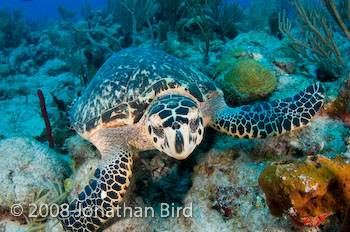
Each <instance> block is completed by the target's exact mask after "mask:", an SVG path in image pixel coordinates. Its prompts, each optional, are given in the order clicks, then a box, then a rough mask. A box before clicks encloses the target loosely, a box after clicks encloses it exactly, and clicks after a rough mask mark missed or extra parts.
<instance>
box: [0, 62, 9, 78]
mask: <svg viewBox="0 0 350 232" xmlns="http://www.w3.org/2000/svg"><path fill="white" fill-rule="evenodd" d="M9 74H10V67H9V65H8V64H0V76H1V77H5V76H7V75H9Z"/></svg>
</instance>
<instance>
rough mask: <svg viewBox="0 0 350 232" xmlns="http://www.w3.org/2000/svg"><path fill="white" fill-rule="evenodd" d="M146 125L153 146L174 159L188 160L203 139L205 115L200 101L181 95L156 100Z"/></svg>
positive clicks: (149, 112)
mask: <svg viewBox="0 0 350 232" xmlns="http://www.w3.org/2000/svg"><path fill="white" fill-rule="evenodd" d="M146 126H147V130H148V133H149V135H150V138H151V139H152V142H153V143H154V146H155V147H156V148H157V149H158V150H160V151H162V152H164V153H166V154H167V155H169V156H171V157H173V158H175V159H185V158H187V157H188V156H189V155H190V154H191V153H192V151H193V150H194V149H195V148H196V147H197V146H198V144H200V142H201V141H202V139H203V133H204V126H203V117H202V113H201V110H200V108H199V107H198V104H197V103H196V102H195V101H193V100H192V99H191V98H189V97H186V96H181V95H166V96H164V97H161V98H159V99H157V100H155V101H154V103H153V104H152V105H151V106H150V108H149V111H148V116H147V119H146Z"/></svg>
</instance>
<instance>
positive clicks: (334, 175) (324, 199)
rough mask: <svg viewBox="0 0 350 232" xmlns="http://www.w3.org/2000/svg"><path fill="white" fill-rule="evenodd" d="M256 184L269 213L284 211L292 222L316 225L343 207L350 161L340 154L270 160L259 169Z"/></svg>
mask: <svg viewBox="0 0 350 232" xmlns="http://www.w3.org/2000/svg"><path fill="white" fill-rule="evenodd" d="M259 185H260V187H261V188H262V189H263V191H264V192H265V194H266V201H267V204H268V206H269V209H270V213H271V214H272V215H274V216H277V217H280V216H282V215H283V214H284V213H287V214H288V215H290V216H291V218H292V220H293V222H294V223H295V224H296V225H309V226H318V225H320V224H321V223H322V221H323V220H324V219H325V218H326V217H327V216H329V215H332V214H334V213H337V212H340V211H344V210H345V209H346V206H347V204H348V203H349V200H350V164H349V163H348V162H346V161H345V160H344V159H343V158H341V157H340V156H337V157H336V158H333V159H329V158H326V157H325V156H322V155H317V156H307V157H304V158H301V159H297V160H290V161H281V162H274V163H271V164H270V165H269V166H267V167H265V169H264V170H263V171H262V172H261V174H260V177H259Z"/></svg>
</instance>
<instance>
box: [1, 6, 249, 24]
mask: <svg viewBox="0 0 350 232" xmlns="http://www.w3.org/2000/svg"><path fill="white" fill-rule="evenodd" d="M227 1H228V2H230V1H233V0H227ZM86 3H90V6H91V9H96V8H104V7H105V6H106V0H91V1H88V0H0V10H3V9H6V8H9V9H23V18H24V19H26V20H27V21H28V22H35V23H36V24H40V25H45V24H46V22H47V21H48V20H53V21H55V20H58V19H60V18H61V16H60V14H59V13H58V10H57V6H59V5H62V6H64V7H66V8H67V9H69V10H72V11H76V12H77V15H76V16H75V17H74V18H72V19H71V20H73V21H74V20H77V19H79V18H81V11H80V8H81V6H82V5H83V4H86ZM239 3H240V6H241V7H242V8H247V7H249V5H250V3H251V0H239Z"/></svg>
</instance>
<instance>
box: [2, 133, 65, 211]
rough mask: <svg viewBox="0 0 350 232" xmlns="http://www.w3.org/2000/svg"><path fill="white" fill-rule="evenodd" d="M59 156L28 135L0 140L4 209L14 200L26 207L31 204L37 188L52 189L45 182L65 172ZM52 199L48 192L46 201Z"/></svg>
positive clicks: (46, 190) (53, 196)
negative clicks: (27, 136)
mask: <svg viewBox="0 0 350 232" xmlns="http://www.w3.org/2000/svg"><path fill="white" fill-rule="evenodd" d="M59 156H60V155H59V154H57V153H56V152H55V151H54V150H52V149H49V148H48V147H47V146H45V145H43V144H41V143H39V142H38V141H36V140H34V139H32V138H26V137H12V138H8V139H4V140H2V141H1V142H0V159H1V162H0V170H1V171H0V172H1V177H2V180H1V181H0V189H1V193H0V194H1V198H0V206H1V207H4V208H7V207H10V206H11V205H12V204H14V203H16V204H21V205H22V206H23V208H25V209H28V205H29V204H30V203H33V202H32V201H33V193H35V192H39V191H40V190H43V192H49V191H50V190H51V189H52V187H51V185H50V183H49V181H51V182H52V183H54V182H55V181H59V182H60V181H62V180H63V179H64V177H65V176H66V175H68V170H67V168H66V167H67V165H66V163H65V162H63V160H62V159H61V158H60V157H59ZM54 198H55V195H54V193H53V192H50V193H49V197H48V200H53V199H54ZM3 199H6V200H5V201H4V200H3ZM11 203H12V204H11Z"/></svg>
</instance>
